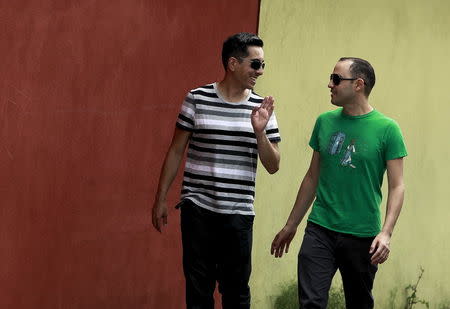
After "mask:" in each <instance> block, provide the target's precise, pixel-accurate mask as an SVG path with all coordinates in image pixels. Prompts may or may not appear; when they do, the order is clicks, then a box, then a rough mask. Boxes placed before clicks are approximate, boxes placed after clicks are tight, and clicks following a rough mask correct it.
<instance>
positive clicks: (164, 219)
mask: <svg viewBox="0 0 450 309" xmlns="http://www.w3.org/2000/svg"><path fill="white" fill-rule="evenodd" d="M163 223H164V225H167V216H164V217H163Z"/></svg>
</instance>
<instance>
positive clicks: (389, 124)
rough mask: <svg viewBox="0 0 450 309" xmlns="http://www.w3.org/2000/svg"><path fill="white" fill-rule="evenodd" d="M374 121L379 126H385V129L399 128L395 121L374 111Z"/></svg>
mask: <svg viewBox="0 0 450 309" xmlns="http://www.w3.org/2000/svg"><path fill="white" fill-rule="evenodd" d="M375 119H376V120H377V121H378V122H379V124H381V125H383V126H386V127H399V125H398V123H397V121H396V120H395V119H393V118H391V117H389V116H386V115H385V114H383V113H381V112H380V111H378V110H376V117H375Z"/></svg>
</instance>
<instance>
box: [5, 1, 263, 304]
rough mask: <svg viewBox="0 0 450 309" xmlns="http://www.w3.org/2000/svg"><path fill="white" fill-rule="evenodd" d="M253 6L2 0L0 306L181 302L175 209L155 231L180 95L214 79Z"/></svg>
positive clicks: (252, 16) (248, 23) (250, 22)
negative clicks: (157, 196)
mask: <svg viewBox="0 0 450 309" xmlns="http://www.w3.org/2000/svg"><path fill="white" fill-rule="evenodd" d="M258 9H259V1H257V0H248V1H239V7H238V9H235V7H233V8H232V9H231V6H230V1H228V0H218V1H200V0H190V1H181V0H172V1H166V0H152V1H138V0H131V1H130V0H126V1H125V0H120V1H104V0H91V1H53V0H41V1H33V0H17V1H9V2H7V1H2V3H1V5H0V23H1V29H2V30H1V34H0V36H1V39H0V58H1V59H2V74H1V76H0V93H1V96H0V307H1V308H8V309H22V308H23V309H25V308H26V309H28V308H36V309H40V308H42V309H49V308H67V309H69V308H105V309H106V308H107V309H111V308H118V309H119V308H120V309H122V308H164V309H172V308H173V309H179V308H182V307H183V303H184V279H183V275H182V268H181V250H180V247H181V241H180V233H179V227H178V223H179V219H178V213H177V212H176V211H175V210H174V209H171V210H170V218H169V224H170V225H169V227H168V228H167V229H165V231H164V234H163V235H159V234H158V233H157V232H156V231H154V230H153V228H152V227H151V225H150V224H151V215H150V214H151V206H152V202H153V199H154V193H155V191H156V186H157V181H158V177H159V171H160V167H161V164H162V161H163V156H164V155H165V152H166V150H167V147H168V146H169V143H170V140H171V136H172V132H173V128H174V125H175V120H176V117H177V114H178V111H179V108H180V106H181V102H182V100H183V98H184V96H185V94H186V93H187V91H188V90H189V89H191V88H193V87H196V86H199V85H202V84H205V83H209V82H212V81H215V80H218V79H220V78H221V77H222V74H223V69H222V66H221V60H220V50H221V47H222V42H223V40H224V38H225V37H227V36H229V35H231V34H233V33H235V32H239V31H251V32H255V31H256V29H257V18H258ZM180 175H181V172H180ZM180 182H181V177H178V178H177V180H176V184H175V186H174V188H173V190H172V191H171V195H170V196H169V203H170V205H175V203H176V202H177V199H178V196H179V189H180Z"/></svg>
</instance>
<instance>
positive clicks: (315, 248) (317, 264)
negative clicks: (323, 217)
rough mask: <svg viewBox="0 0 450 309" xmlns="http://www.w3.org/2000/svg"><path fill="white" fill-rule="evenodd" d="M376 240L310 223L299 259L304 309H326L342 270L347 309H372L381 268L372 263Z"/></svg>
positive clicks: (299, 278) (301, 302) (301, 295)
mask: <svg viewBox="0 0 450 309" xmlns="http://www.w3.org/2000/svg"><path fill="white" fill-rule="evenodd" d="M373 239H374V237H356V236H353V235H349V234H344V233H339V232H334V231H331V230H329V229H326V228H324V227H322V226H319V225H317V224H314V223H312V222H308V224H307V226H306V230H305V236H304V238H303V243H302V246H301V248H300V252H299V255H298V285H299V289H298V290H299V291H298V293H299V301H300V308H303V309H325V308H326V307H327V302H328V292H329V289H330V286H331V281H332V279H333V276H334V274H335V273H336V270H337V269H339V271H340V273H341V276H342V283H343V286H344V293H345V304H346V308H347V309H366V308H367V309H369V308H370V309H371V308H373V306H374V301H373V297H372V287H373V281H374V279H375V273H376V271H377V266H374V265H372V264H371V263H370V254H369V248H370V245H371V243H372V241H373Z"/></svg>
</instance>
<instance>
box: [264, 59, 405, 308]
mask: <svg viewBox="0 0 450 309" xmlns="http://www.w3.org/2000/svg"><path fill="white" fill-rule="evenodd" d="M374 85H375V72H374V70H373V68H372V66H371V65H370V63H369V62H367V61H366V60H363V59H360V58H341V59H339V61H338V63H337V64H336V66H335V67H334V70H333V74H331V76H330V82H329V84H328V88H330V91H331V103H332V104H333V105H336V106H338V107H339V108H338V109H336V110H334V111H330V112H327V113H324V114H322V115H320V116H319V117H318V118H317V121H316V124H315V126H314V130H313V133H312V136H311V140H310V142H309V145H310V146H311V148H312V149H313V150H314V152H313V156H312V160H311V164H310V167H309V169H308V171H307V173H306V175H305V177H304V179H303V181H302V183H301V185H300V188H299V191H298V195H297V199H296V201H295V204H294V206H293V209H292V211H291V214H290V215H289V218H288V220H287V223H286V225H285V226H284V227H283V229H282V230H281V231H280V232H279V233H278V234H277V235H276V236H275V238H274V240H273V242H272V247H271V253H272V254H274V255H275V257H282V256H283V252H286V253H287V252H288V250H289V244H290V242H291V241H292V239H293V237H294V235H295V233H296V231H297V226H298V225H299V223H300V222H301V220H302V219H303V217H304V216H305V214H306V212H307V211H308V209H309V207H310V206H311V204H312V202H313V201H314V205H313V208H312V210H311V214H310V215H309V217H308V223H307V227H306V230H305V235H304V239H303V243H302V246H301V249H300V252H299V255H298V283H299V300H300V307H301V308H305V309H308V308H324V309H325V308H326V306H327V301H328V291H329V289H330V285H331V281H332V278H333V276H334V274H335V273H336V271H337V269H339V271H340V273H341V275H342V282H343V285H344V292H345V299H346V307H347V309H349V308H355V309H364V308H373V306H374V301H373V297H372V287H373V280H374V279H375V273H376V271H377V265H378V264H381V263H384V262H385V261H386V260H387V258H388V256H389V251H390V249H389V244H390V239H391V235H392V232H393V230H394V226H395V223H396V221H397V218H398V216H399V214H400V210H401V207H402V204H403V196H404V184H403V157H405V156H406V155H407V152H406V147H405V144H404V142H403V137H402V134H401V131H400V128H399V126H398V124H397V123H396V122H395V121H394V120H392V119H390V118H388V117H386V116H384V115H383V114H381V113H380V112H379V111H377V110H375V109H374V108H373V107H372V106H371V105H370V104H369V101H368V98H369V94H370V92H371V90H372V88H373V86H374ZM386 170H387V178H388V198H387V206H386V209H387V211H386V217H385V221H384V224H383V226H381V216H380V203H381V200H382V196H381V186H382V182H383V174H384V172H385V171H386Z"/></svg>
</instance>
